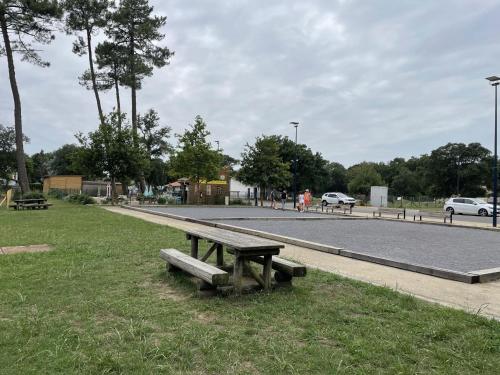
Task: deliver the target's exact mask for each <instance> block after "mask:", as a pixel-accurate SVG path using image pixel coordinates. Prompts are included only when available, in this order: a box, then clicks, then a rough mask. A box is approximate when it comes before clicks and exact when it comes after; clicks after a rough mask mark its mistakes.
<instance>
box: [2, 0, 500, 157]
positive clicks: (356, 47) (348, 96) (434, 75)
mask: <svg viewBox="0 0 500 375" xmlns="http://www.w3.org/2000/svg"><path fill="white" fill-rule="evenodd" d="M152 3H153V4H154V5H155V7H156V9H157V10H158V11H159V12H161V14H162V15H166V16H167V17H168V19H167V26H166V27H165V30H164V32H165V34H166V40H165V43H166V44H167V45H168V46H169V48H171V49H172V50H174V51H175V53H176V54H175V56H174V58H173V59H172V62H171V65H170V66H168V67H166V68H164V69H161V70H157V71H155V75H154V76H153V77H152V78H148V79H146V80H145V82H144V87H143V89H142V90H141V91H140V92H139V97H138V103H139V110H140V111H145V110H147V109H149V108H156V109H157V110H158V111H159V113H160V115H161V118H162V121H163V122H164V123H165V124H168V125H170V126H172V128H173V130H174V132H176V133H179V132H182V131H183V129H184V128H185V127H186V126H187V125H188V124H189V123H192V121H193V119H194V117H195V116H196V115H197V114H200V115H202V116H203V117H204V118H205V120H206V121H207V123H208V125H209V128H210V130H211V132H212V139H214V140H215V139H217V140H220V141H221V147H222V148H224V149H225V151H226V152H228V153H230V154H232V155H233V156H236V157H238V156H239V154H240V153H241V151H242V149H243V147H244V144H245V143H246V142H252V141H253V140H254V139H255V137H256V136H259V135H261V134H263V133H264V134H273V133H278V134H283V135H288V136H291V137H292V136H293V135H294V134H293V128H291V127H290V126H289V125H288V123H289V122H290V121H292V120H294V121H300V123H301V125H300V127H299V141H301V142H305V143H307V144H308V146H310V147H311V148H312V149H313V150H314V151H319V152H321V153H322V154H323V155H324V156H325V157H327V158H328V159H330V160H336V161H340V162H342V163H345V164H348V165H349V164H352V163H355V162H359V161H362V160H389V159H391V158H394V157H397V156H403V157H408V156H411V155H419V154H422V153H425V152H429V151H430V150H431V149H433V148H435V147H437V146H440V145H442V144H444V143H446V142H448V141H461V142H472V141H479V142H482V143H483V144H484V145H485V146H491V144H490V143H491V136H492V109H493V106H492V101H493V92H492V90H491V89H490V88H489V87H488V86H487V83H486V82H485V81H484V79H483V78H484V77H486V76H488V75H491V74H500V67H499V66H498V61H500V45H498V41H497V39H498V38H497V36H498V35H500V24H499V23H498V14H500V4H498V2H497V1H494V0H484V1H481V2H470V1H466V0H461V1H451V0H448V1H441V2H435V1H431V0H426V1H421V2H418V4H417V3H415V2H411V1H406V2H405V1H401V2H395V1H388V0H387V1H378V2H366V1H356V0H352V1H345V0H343V1H337V2H334V1H331V0H311V1H308V2H302V1H298V0H297V1H286V2H285V1H282V2H268V1H263V0H255V1H250V0H245V1H243V0H242V1H234V0H226V1H214V0H211V1H210V0H192V1H181V0H163V1H159V0H156V1H153V2H152ZM71 40H72V38H70V37H67V36H64V35H58V37H57V39H56V40H55V41H54V43H53V44H52V45H51V46H49V47H46V51H45V53H44V55H45V56H46V57H47V58H48V59H49V60H50V61H52V67H51V68H49V69H45V70H42V69H40V68H37V67H33V66H30V65H28V64H26V63H18V64H17V75H18V79H19V85H20V90H21V95H22V99H23V110H24V124H25V132H26V133H27V134H28V135H29V136H30V138H31V139H32V142H31V144H30V145H28V146H27V148H26V149H27V150H28V151H29V152H35V151H38V150H39V149H40V148H44V149H45V150H51V149H55V148H57V147H58V146H60V145H61V144H63V143H66V142H73V141H74V137H73V134H74V133H75V132H77V131H79V130H80V131H83V132H87V131H90V130H92V129H93V128H95V126H96V124H97V115H96V109H95V102H94V99H93V96H92V93H91V92H89V91H86V90H85V89H83V88H82V87H80V86H79V85H78V82H77V76H78V75H79V74H80V73H81V72H82V71H83V70H84V69H85V68H86V60H85V58H78V57H77V56H75V55H73V54H72V53H71ZM44 48H45V47H44ZM1 59H2V60H0V77H2V81H1V83H2V84H1V85H0V97H1V100H0V122H2V123H5V124H9V123H12V100H11V94H10V88H9V86H8V84H6V83H7V70H6V63H5V58H4V57H2V58H1ZM122 99H123V106H124V108H125V110H127V111H128V112H130V110H129V107H130V104H129V103H130V99H129V92H128V90H123V92H122ZM103 105H104V107H105V109H106V111H110V110H111V109H112V108H113V105H114V99H113V96H112V93H109V94H103Z"/></svg>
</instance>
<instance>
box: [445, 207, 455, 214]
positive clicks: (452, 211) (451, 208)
mask: <svg viewBox="0 0 500 375" xmlns="http://www.w3.org/2000/svg"><path fill="white" fill-rule="evenodd" d="M446 211H447V212H449V213H451V214H452V215H454V214H455V210H454V209H453V207H446Z"/></svg>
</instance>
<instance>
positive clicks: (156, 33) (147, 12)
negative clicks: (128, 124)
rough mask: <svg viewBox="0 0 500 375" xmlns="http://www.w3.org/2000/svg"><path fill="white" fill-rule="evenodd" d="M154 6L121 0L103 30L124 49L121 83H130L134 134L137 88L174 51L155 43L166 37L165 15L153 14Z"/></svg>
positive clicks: (135, 0) (135, 132)
mask: <svg viewBox="0 0 500 375" xmlns="http://www.w3.org/2000/svg"><path fill="white" fill-rule="evenodd" d="M152 13H153V7H152V6H150V5H149V3H148V1H147V0H123V1H122V2H121V3H120V6H119V7H118V9H117V10H116V12H114V13H113V15H112V17H111V21H112V22H111V23H110V24H109V27H108V29H107V30H106V33H107V35H108V36H109V37H111V38H112V39H113V41H114V42H115V43H116V44H117V45H118V46H121V47H125V48H126V49H127V76H126V78H125V79H124V81H123V82H124V83H125V84H126V85H127V86H129V87H130V89H131V96H132V98H131V99H132V130H133V133H134V138H135V142H136V143H137V142H138V138H137V121H138V115H137V90H138V89H140V88H141V82H142V80H143V79H144V77H149V76H151V75H152V74H153V68H155V67H156V68H161V67H163V66H165V65H167V64H168V63H169V60H170V58H171V57H172V55H173V52H171V51H170V50H169V49H168V48H167V47H160V46H158V45H157V44H156V43H157V42H159V41H162V40H163V38H164V37H165V35H164V34H162V33H161V32H160V29H161V28H162V27H163V26H164V25H165V23H166V20H167V19H166V17H160V16H153V15H152Z"/></svg>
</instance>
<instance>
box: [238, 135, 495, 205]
mask: <svg viewBox="0 0 500 375" xmlns="http://www.w3.org/2000/svg"><path fill="white" fill-rule="evenodd" d="M295 158H297V189H298V190H299V191H300V190H305V189H310V190H311V191H313V193H315V194H316V195H321V194H322V193H324V192H327V191H339V192H349V193H350V194H353V195H365V196H368V195H369V193H370V187H371V186H388V187H389V194H390V195H394V196H404V197H421V196H426V197H433V198H444V197H449V196H452V195H461V196H472V197H480V196H485V195H486V194H487V191H488V190H489V189H491V185H492V176H491V167H492V165H493V157H492V155H491V152H490V151H489V150H488V149H486V148H484V147H483V146H481V145H480V144H479V143H470V144H468V145H466V144H463V143H448V144H447V145H445V146H442V147H439V148H437V149H435V150H433V151H432V152H431V153H430V154H424V155H421V156H419V157H412V158H410V159H407V160H406V159H404V158H395V159H393V160H391V161H389V162H386V163H384V162H378V163H377V162H367V161H365V162H362V163H358V164H355V165H352V166H350V167H349V168H345V167H344V166H343V165H342V164H340V163H337V162H331V161H328V160H326V159H325V158H324V157H323V156H322V155H321V154H320V153H318V152H316V153H315V152H313V151H312V150H311V149H310V148H308V147H307V146H306V145H304V144H298V145H295V142H293V141H292V140H291V139H289V138H287V137H282V136H276V135H271V136H262V137H258V138H257V139H256V142H255V144H253V145H249V144H247V145H246V149H245V152H244V153H243V154H242V162H241V169H240V170H239V173H238V176H239V178H240V179H241V180H242V181H244V182H246V183H248V184H253V185H257V186H259V187H260V188H261V190H264V189H266V188H267V189H270V188H278V189H287V190H288V191H292V189H293V177H292V176H293V171H294V160H295Z"/></svg>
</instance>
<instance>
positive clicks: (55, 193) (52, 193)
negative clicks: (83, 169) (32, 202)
mask: <svg viewBox="0 0 500 375" xmlns="http://www.w3.org/2000/svg"><path fill="white" fill-rule="evenodd" d="M48 195H49V197H51V198H56V199H63V198H64V197H65V196H66V195H67V194H66V193H65V192H64V191H62V190H59V189H50V190H49V194H48Z"/></svg>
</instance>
